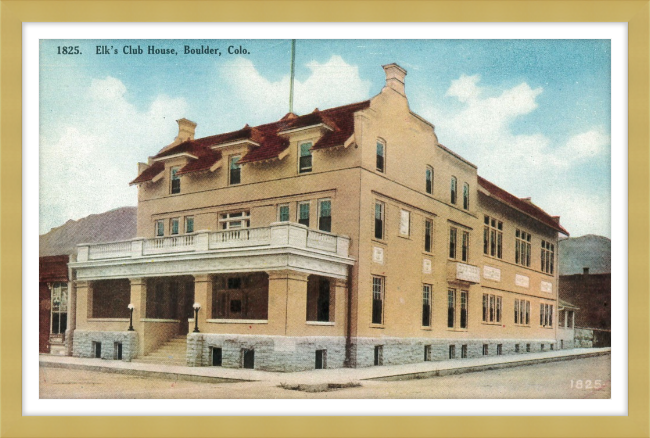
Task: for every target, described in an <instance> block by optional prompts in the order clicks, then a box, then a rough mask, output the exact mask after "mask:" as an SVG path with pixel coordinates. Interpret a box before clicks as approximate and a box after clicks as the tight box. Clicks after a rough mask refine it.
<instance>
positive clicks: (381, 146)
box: [377, 140, 386, 173]
mask: <svg viewBox="0 0 650 438" xmlns="http://www.w3.org/2000/svg"><path fill="white" fill-rule="evenodd" d="M385 158H386V144H385V143H384V142H382V141H380V140H377V171H378V172H382V173H383V172H384V170H385V164H386V163H385Z"/></svg>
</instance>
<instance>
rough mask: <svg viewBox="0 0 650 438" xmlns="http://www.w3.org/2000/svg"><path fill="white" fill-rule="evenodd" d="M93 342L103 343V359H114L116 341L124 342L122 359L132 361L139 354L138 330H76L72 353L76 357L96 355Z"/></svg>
mask: <svg viewBox="0 0 650 438" xmlns="http://www.w3.org/2000/svg"><path fill="white" fill-rule="evenodd" d="M93 342H101V343H102V359H109V360H113V358H114V355H115V351H114V350H115V343H116V342H121V343H122V360H123V361H126V362H130V361H131V359H134V358H135V357H136V356H137V355H138V335H137V333H136V332H129V331H124V332H93V331H83V330H75V332H74V341H73V348H72V355H73V356H75V357H95V352H94V350H93Z"/></svg>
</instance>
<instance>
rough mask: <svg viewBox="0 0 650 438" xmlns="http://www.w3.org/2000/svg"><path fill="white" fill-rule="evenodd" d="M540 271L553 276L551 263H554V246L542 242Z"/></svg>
mask: <svg viewBox="0 0 650 438" xmlns="http://www.w3.org/2000/svg"><path fill="white" fill-rule="evenodd" d="M541 255H542V271H543V272H546V273H547V274H553V262H554V261H555V245H553V244H552V243H551V242H547V241H546V240H542V254H541Z"/></svg>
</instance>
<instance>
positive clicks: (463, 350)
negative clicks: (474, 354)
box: [460, 344, 467, 359]
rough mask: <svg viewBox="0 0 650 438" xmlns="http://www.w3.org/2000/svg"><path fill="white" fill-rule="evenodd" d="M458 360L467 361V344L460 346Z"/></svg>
mask: <svg viewBox="0 0 650 438" xmlns="http://www.w3.org/2000/svg"><path fill="white" fill-rule="evenodd" d="M460 358H461V359H467V344H463V345H461V346H460Z"/></svg>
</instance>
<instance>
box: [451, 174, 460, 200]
mask: <svg viewBox="0 0 650 438" xmlns="http://www.w3.org/2000/svg"><path fill="white" fill-rule="evenodd" d="M457 191H458V181H457V180H456V177H455V176H452V177H451V203H452V204H455V203H456V198H457V196H458V193H457Z"/></svg>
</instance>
